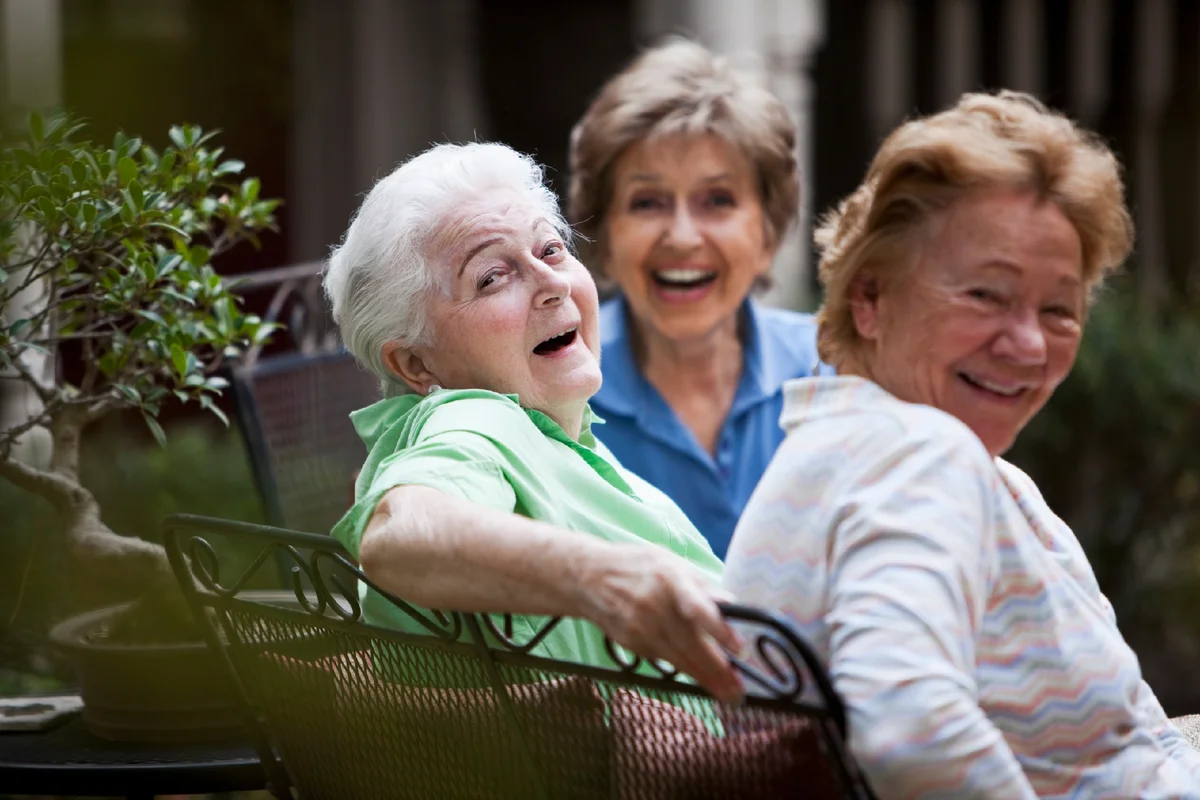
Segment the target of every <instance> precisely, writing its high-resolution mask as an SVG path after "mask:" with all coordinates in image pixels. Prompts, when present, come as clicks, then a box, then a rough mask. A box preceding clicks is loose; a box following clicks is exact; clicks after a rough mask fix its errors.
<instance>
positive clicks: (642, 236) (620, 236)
mask: <svg viewBox="0 0 1200 800" xmlns="http://www.w3.org/2000/svg"><path fill="white" fill-rule="evenodd" d="M605 235H606V236H607V242H606V247H605V263H604V265H603V266H604V269H605V272H606V274H607V275H608V276H609V277H610V278H613V279H620V278H622V277H626V276H632V277H637V276H640V275H641V269H640V266H641V264H642V262H643V261H645V259H646V257H647V256H648V255H649V253H650V249H651V248H652V247H653V246H654V241H655V236H654V231H653V226H652V225H651V224H650V223H649V222H647V221H645V220H637V219H633V218H631V217H618V218H617V219H615V220H613V221H612V222H610V223H609V225H608V228H607V230H606V232H605Z"/></svg>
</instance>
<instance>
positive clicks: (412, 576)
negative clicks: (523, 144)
mask: <svg viewBox="0 0 1200 800" xmlns="http://www.w3.org/2000/svg"><path fill="white" fill-rule="evenodd" d="M568 241H569V228H568V227H567V225H566V224H565V222H564V220H563V218H562V216H561V215H560V213H559V210H558V206H557V203H556V200H555V198H554V195H553V194H552V193H551V192H550V191H549V190H548V189H547V188H546V187H545V185H544V184H543V180H542V170H541V168H540V167H539V166H538V165H537V164H536V163H535V162H533V161H532V160H531V159H529V158H528V157H526V156H523V155H521V154H519V153H517V152H515V151H513V150H512V149H510V148H508V147H506V146H503V145H499V144H467V145H439V146H437V147H434V148H432V149H431V150H429V151H427V152H425V153H423V154H421V155H419V156H417V157H415V158H413V159H411V160H409V161H408V162H406V163H405V164H403V165H401V166H400V167H399V168H397V169H396V170H395V171H394V172H392V173H391V174H390V175H388V176H387V177H385V178H383V179H382V180H381V181H379V182H378V183H377V184H376V185H375V187H374V188H373V189H372V190H371V192H370V193H369V194H368V195H367V197H366V199H365V200H364V201H363V203H362V206H361V207H360V209H359V210H358V212H357V214H356V216H355V218H354V221H353V223H352V224H351V226H350V229H349V231H348V232H347V233H346V236H345V239H344V241H343V242H342V244H341V246H340V247H338V248H337V249H336V250H335V251H334V253H333V255H332V257H331V259H330V262H329V266H328V272H327V275H326V278H325V287H326V291H327V293H328V295H329V298H330V300H331V301H332V304H333V313H334V318H335V319H336V321H337V323H338V325H339V326H340V329H341V333H342V337H343V340H344V342H345V344H346V347H347V348H348V349H349V350H350V351H351V352H352V353H353V354H354V355H355V357H356V358H357V359H358V360H359V361H360V362H361V363H362V364H363V365H364V366H365V367H366V368H367V369H369V370H370V371H372V372H373V373H374V374H375V375H377V376H378V377H379V378H380V379H381V381H382V383H383V385H384V395H385V398H384V399H383V400H381V401H380V402H378V403H376V404H374V405H372V406H370V407H368V408H365V409H362V410H360V411H358V412H356V413H355V414H353V415H352V420H353V423H354V425H355V427H356V429H357V430H358V432H359V433H360V435H361V436H362V438H363V441H364V442H365V443H366V445H367V448H368V451H369V454H368V456H367V460H366V463H365V465H364V467H363V469H362V471H361V472H360V474H359V476H358V479H357V483H356V488H355V503H354V506H353V507H352V508H351V509H350V511H349V512H348V513H347V514H346V515H345V517H344V518H343V519H342V520H341V521H340V522H339V523H338V524H337V526H336V527H335V529H334V531H333V535H334V536H335V537H336V538H337V539H338V540H339V541H341V542H342V543H343V544H344V545H345V546H346V547H347V549H348V550H349V551H350V552H351V553H352V554H354V555H355V556H356V557H357V558H358V559H359V560H360V562H361V564H362V567H363V570H364V572H365V573H366V574H367V575H368V577H370V578H371V580H372V581H374V582H375V583H376V584H377V585H379V586H380V587H381V588H383V589H385V590H387V591H389V592H391V593H393V594H395V595H397V596H399V597H401V598H404V599H405V600H406V601H410V602H412V603H414V604H417V605H419V606H424V607H427V608H438V609H446V610H460V611H482V612H502V611H503V612H511V613H513V614H516V615H520V616H518V617H517V620H516V622H517V626H518V631H517V636H518V637H520V636H521V631H522V629H524V632H525V633H528V632H529V630H530V629H529V626H530V624H531V623H530V620H529V619H527V617H528V616H543V615H555V616H564V617H568V618H571V619H568V620H565V621H564V622H562V623H560V624H559V625H558V627H557V628H556V629H555V630H554V631H553V632H552V634H551V635H550V636H548V637H547V638H546V639H544V640H543V641H542V642H541V643H540V644H539V645H538V648H537V652H538V653H539V654H543V655H549V656H553V657H557V658H562V659H567V660H572V661H576V662H580V663H601V662H602V659H603V658H604V655H603V654H604V652H605V649H604V645H603V640H602V636H601V634H600V632H598V630H597V628H596V627H593V626H592V625H587V624H583V623H581V622H580V621H579V620H588V621H591V622H592V623H595V626H598V628H599V630H600V631H603V632H604V633H606V634H608V635H609V636H611V637H612V638H613V639H614V640H615V641H617V642H619V643H620V644H622V645H625V646H627V647H629V648H630V649H632V650H633V651H635V652H637V653H639V654H640V655H642V656H645V657H649V658H660V659H664V660H666V661H669V662H671V663H672V664H674V665H675V666H676V667H677V668H679V669H680V670H682V671H683V672H685V673H687V674H689V675H692V676H693V677H695V678H696V679H697V680H698V681H699V682H700V683H701V684H702V685H704V686H705V687H706V688H708V689H709V690H710V691H712V692H713V693H714V694H715V695H716V696H717V697H719V698H722V699H734V698H736V697H737V696H738V695H739V694H740V691H741V688H740V683H739V682H738V680H737V678H736V676H735V675H734V673H733V670H732V667H731V666H730V664H729V660H728V658H727V657H726V655H725V653H724V652H723V650H722V647H725V648H727V649H734V648H736V646H737V638H736V636H735V635H734V633H733V632H732V630H731V629H730V627H729V626H728V625H726V623H725V622H724V620H723V619H722V618H721V615H720V612H719V610H718V608H717V605H716V599H715V598H716V596H717V594H716V592H717V589H716V585H717V584H718V582H719V579H720V572H721V562H720V561H719V559H717V558H716V556H714V555H713V553H712V551H711V549H710V548H709V547H708V545H707V543H706V542H705V541H704V538H703V537H702V536H701V535H700V534H699V533H698V532H697V530H696V529H695V528H694V527H693V526H692V524H691V523H690V522H689V521H688V519H687V518H686V517H685V516H684V514H683V512H681V511H680V510H679V508H678V507H676V506H675V504H674V503H672V502H671V501H670V500H669V499H668V498H667V497H666V496H665V495H664V494H662V493H661V492H659V491H658V490H657V489H655V488H654V487H652V486H651V485H650V484H648V483H646V482H645V481H643V480H641V479H639V478H638V477H637V476H635V475H634V474H633V473H631V472H629V471H628V470H626V469H625V468H623V467H622V466H621V464H620V463H618V462H617V460H616V459H615V458H614V457H613V456H612V454H611V453H610V452H609V451H608V450H607V449H606V448H605V447H604V446H603V445H602V444H600V443H599V442H598V441H597V440H596V438H595V437H594V436H593V434H592V426H593V425H595V424H597V423H599V422H600V420H598V419H597V418H596V417H594V416H593V414H592V413H591V410H590V409H589V407H588V399H589V398H590V397H591V396H592V395H593V394H595V392H596V390H597V389H599V387H600V381H601V376H600V366H599V360H600V353H599V341H600V340H599V333H598V330H597V320H598V303H597V296H596V287H595V284H594V283H593V281H592V278H591V277H590V275H589V273H588V271H587V270H586V269H585V268H584V267H583V265H581V264H580V263H579V261H577V260H576V259H575V257H574V256H573V255H572V253H571V250H570V249H569V247H568ZM364 612H365V615H366V617H367V618H368V619H369V620H371V621H373V622H376V623H380V624H390V625H394V626H399V627H408V625H409V624H410V623H409V622H408V621H407V620H406V619H405V618H404V617H403V615H401V614H399V613H398V612H397V611H396V610H395V609H394V608H393V607H392V606H391V605H390V604H389V603H387V602H385V601H383V600H382V598H380V597H379V596H378V595H376V594H375V593H373V592H368V594H367V596H366V597H365V598H364Z"/></svg>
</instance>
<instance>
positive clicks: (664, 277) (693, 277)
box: [654, 269, 716, 283]
mask: <svg viewBox="0 0 1200 800" xmlns="http://www.w3.org/2000/svg"><path fill="white" fill-rule="evenodd" d="M715 274H716V273H715V272H709V271H708V270H704V269H660V270H657V271H656V272H655V273H654V277H656V278H658V279H659V280H661V281H666V282H667V283H695V282H696V281H702V280H704V279H705V278H709V277H712V276H713V275H715Z"/></svg>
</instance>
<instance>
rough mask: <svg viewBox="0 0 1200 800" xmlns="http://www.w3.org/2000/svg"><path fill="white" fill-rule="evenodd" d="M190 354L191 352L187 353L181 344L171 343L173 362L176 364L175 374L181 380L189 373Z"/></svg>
mask: <svg viewBox="0 0 1200 800" xmlns="http://www.w3.org/2000/svg"><path fill="white" fill-rule="evenodd" d="M189 355H190V353H185V352H184V351H183V348H182V347H180V346H179V345H177V344H173V345H171V363H172V364H174V365H175V374H176V375H178V376H179V379H180V380H183V378H184V376H185V375H187V371H188V369H187V368H188V356H189Z"/></svg>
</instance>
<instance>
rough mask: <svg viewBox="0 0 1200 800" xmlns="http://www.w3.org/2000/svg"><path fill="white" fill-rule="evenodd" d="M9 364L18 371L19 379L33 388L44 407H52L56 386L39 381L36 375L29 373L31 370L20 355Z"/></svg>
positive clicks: (10, 360)
mask: <svg viewBox="0 0 1200 800" xmlns="http://www.w3.org/2000/svg"><path fill="white" fill-rule="evenodd" d="M9 363H11V364H12V367H13V369H15V370H16V371H17V375H18V376H19V378H20V379H21V380H22V381H24V382H25V383H27V384H29V385H30V387H32V388H33V391H34V393H35V394H36V395H37V396H38V399H39V400H41V401H42V405H47V406H48V405H50V403H51V401H53V400H54V398H55V396H56V391H55V387H54V384H50V385H46V384H44V383H42V382H41V381H39V380H38V379H37V378H36V377H35V376H34V374H33V373H32V372H30V371H29V368H28V367H26V366H25V365H24V364H23V363H22V362H21V357H20V356H19V355H18V356H17V357H15V358H11V359H9Z"/></svg>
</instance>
